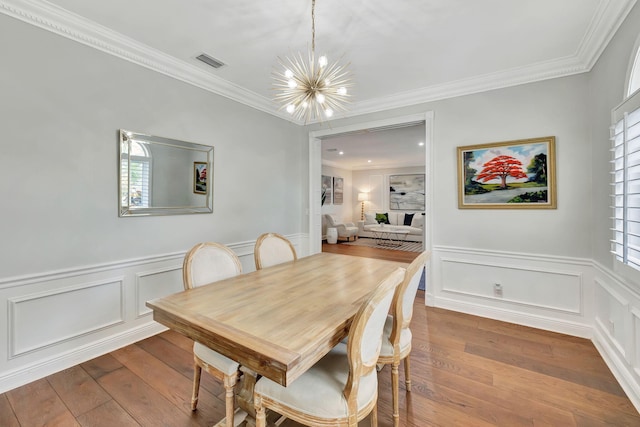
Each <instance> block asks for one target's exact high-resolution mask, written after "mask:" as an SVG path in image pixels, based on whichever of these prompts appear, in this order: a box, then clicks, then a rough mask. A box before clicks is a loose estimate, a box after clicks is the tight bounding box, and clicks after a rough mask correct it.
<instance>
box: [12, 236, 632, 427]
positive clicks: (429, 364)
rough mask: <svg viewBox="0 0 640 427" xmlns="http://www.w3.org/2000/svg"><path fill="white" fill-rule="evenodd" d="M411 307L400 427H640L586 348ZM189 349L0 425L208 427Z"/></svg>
mask: <svg viewBox="0 0 640 427" xmlns="http://www.w3.org/2000/svg"><path fill="white" fill-rule="evenodd" d="M327 246H331V247H332V249H333V248H340V245H327ZM345 247H346V246H345ZM336 250H342V249H336ZM386 252H397V251H391V250H384V253H380V252H377V253H375V254H373V253H372V254H370V256H377V257H386V256H399V255H398V254H387V253H386ZM407 256H408V255H407ZM414 256H415V255H414ZM414 307H415V308H414V317H413V322H412V331H413V352H412V354H411V367H412V384H413V387H412V391H411V392H410V393H407V392H406V391H405V388H404V372H403V367H402V365H401V366H400V371H401V373H400V379H401V382H400V410H401V413H400V421H401V425H403V426H408V427H425V426H442V427H451V426H464V427H469V426H508V427H517V426H532V427H541V426H562V427H570V426H589V427H591V426H640V415H639V414H638V412H637V411H636V409H635V408H634V407H633V405H632V404H631V402H630V401H629V399H628V398H627V397H626V396H625V394H624V392H623V391H622V389H621V388H620V386H619V385H618V383H617V382H616V380H615V379H614V377H613V375H612V374H611V372H610V371H609V369H608V368H607V366H606V365H605V364H604V362H603V360H602V358H601V357H600V356H599V354H598V352H597V351H596V349H595V347H594V346H593V344H592V343H591V342H590V341H588V340H585V339H581V338H575V337H571V336H566V335H561V334H557V333H553V332H547V331H542V330H537V329H532V328H528V327H524V326H518V325H514V324H509V323H504V322H499V321H495V320H490V319H485V318H481V317H476V316H470V315H466V314H461V313H456V312H451V311H447V310H442V309H437V308H432V307H425V305H424V293H423V292H422V291H420V292H419V293H418V297H417V298H416V302H415V306H414ZM191 349H192V341H191V340H189V339H188V338H185V337H183V336H182V335H179V334H178V333H175V332H172V331H167V332H164V333H162V334H159V335H157V336H154V337H151V338H148V339H146V340H143V341H140V342H138V343H136V344H133V345H130V346H127V347H124V348H122V349H119V350H117V351H114V352H111V353H109V354H106V355H104V356H101V357H98V358H96V359H93V360H91V361H88V362H86V363H82V364H80V365H77V366H74V367H73V368H70V369H67V370H65V371H62V372H59V373H57V374H54V375H51V376H49V377H47V378H43V379H41V380H38V381H35V382H33V383H31V384H28V385H25V386H23V387H19V388H17V389H14V390H11V391H9V392H7V393H5V394H1V395H0V426H2V427H12V426H23V427H33V426H43V425H49V426H83V427H88V426H191V425H195V426H211V425H213V424H214V423H215V422H216V421H218V420H219V419H221V418H222V417H223V416H224V415H223V413H224V402H223V400H222V399H223V389H222V387H221V385H220V383H219V382H217V381H215V380H213V379H212V378H211V377H209V376H208V375H206V374H203V376H202V385H201V391H200V401H199V404H198V410H197V411H196V412H191V410H190V397H191V384H192V361H193V359H192V354H191ZM390 376H391V375H390V369H389V367H388V366H387V367H385V368H384V369H383V370H382V371H381V372H380V373H379V379H380V385H379V390H380V393H379V404H378V418H379V425H380V427H389V426H391V425H392V420H391V389H390ZM282 425H283V426H284V427H294V426H296V427H297V426H298V424H296V423H294V422H292V421H285V422H284V423H283V424H282ZM360 425H362V426H368V425H369V424H368V420H364V421H363V422H361V423H360Z"/></svg>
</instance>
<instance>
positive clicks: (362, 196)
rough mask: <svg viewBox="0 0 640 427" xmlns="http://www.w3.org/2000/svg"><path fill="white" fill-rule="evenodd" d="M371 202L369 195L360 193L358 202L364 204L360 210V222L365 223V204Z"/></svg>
mask: <svg viewBox="0 0 640 427" xmlns="http://www.w3.org/2000/svg"><path fill="white" fill-rule="evenodd" d="M367 200H369V193H358V201H359V202H362V208H361V209H360V220H361V221H364V202H366V201H367Z"/></svg>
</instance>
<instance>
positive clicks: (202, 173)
mask: <svg viewBox="0 0 640 427" xmlns="http://www.w3.org/2000/svg"><path fill="white" fill-rule="evenodd" d="M193 192H194V193H197V194H207V163H206V162H193Z"/></svg>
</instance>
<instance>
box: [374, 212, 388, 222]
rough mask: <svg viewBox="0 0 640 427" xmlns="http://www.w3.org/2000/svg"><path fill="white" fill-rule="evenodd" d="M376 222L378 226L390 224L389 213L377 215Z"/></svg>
mask: <svg viewBox="0 0 640 427" xmlns="http://www.w3.org/2000/svg"><path fill="white" fill-rule="evenodd" d="M376 221H378V224H389V214H388V213H377V214H376Z"/></svg>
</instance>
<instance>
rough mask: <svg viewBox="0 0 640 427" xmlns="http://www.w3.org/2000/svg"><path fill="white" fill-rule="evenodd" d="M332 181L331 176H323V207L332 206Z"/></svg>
mask: <svg viewBox="0 0 640 427" xmlns="http://www.w3.org/2000/svg"><path fill="white" fill-rule="evenodd" d="M331 181H332V179H331V177H330V176H327V175H322V206H324V205H330V204H331V187H332V182H331Z"/></svg>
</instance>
